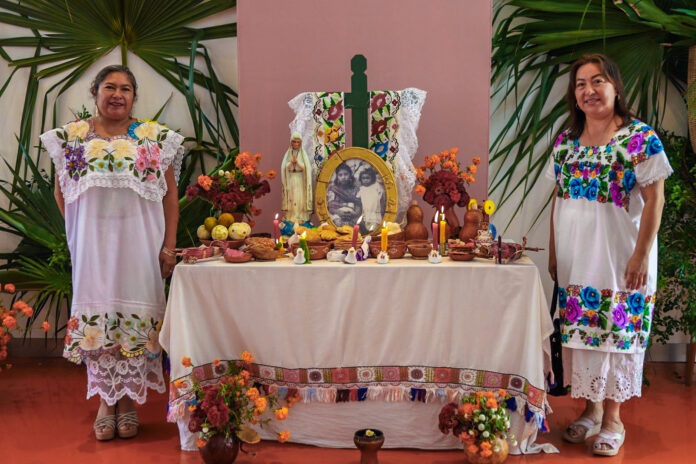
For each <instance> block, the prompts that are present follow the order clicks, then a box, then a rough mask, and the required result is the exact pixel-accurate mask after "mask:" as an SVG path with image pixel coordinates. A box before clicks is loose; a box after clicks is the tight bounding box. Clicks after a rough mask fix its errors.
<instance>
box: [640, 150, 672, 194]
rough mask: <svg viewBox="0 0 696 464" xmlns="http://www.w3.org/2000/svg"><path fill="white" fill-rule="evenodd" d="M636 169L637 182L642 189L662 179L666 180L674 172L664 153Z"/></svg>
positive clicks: (650, 158)
mask: <svg viewBox="0 0 696 464" xmlns="http://www.w3.org/2000/svg"><path fill="white" fill-rule="evenodd" d="M635 169H636V181H637V182H638V185H640V186H641V187H646V186H648V185H650V184H652V183H653V182H656V181H658V180H660V179H666V178H668V177H669V176H671V175H672V173H673V172H674V171H673V170H672V166H670V164H669V160H668V159H667V155H666V154H665V152H664V151H662V152H660V153H657V154H654V155H652V156H650V157H649V158H648V159H647V160H645V161H643V162H642V163H638V164H636V168H635Z"/></svg>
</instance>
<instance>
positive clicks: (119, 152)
mask: <svg viewBox="0 0 696 464" xmlns="http://www.w3.org/2000/svg"><path fill="white" fill-rule="evenodd" d="M111 148H112V149H113V152H112V154H113V155H114V158H117V159H122V158H132V157H134V156H135V149H134V148H133V143H132V142H131V141H130V140H125V139H116V140H113V141H112V142H111Z"/></svg>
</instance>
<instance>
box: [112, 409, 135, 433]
mask: <svg viewBox="0 0 696 464" xmlns="http://www.w3.org/2000/svg"><path fill="white" fill-rule="evenodd" d="M116 423H117V426H118V427H117V428H118V436H119V437H121V438H133V437H134V436H136V435H137V434H138V425H140V422H139V421H138V413H137V412H135V411H128V412H124V413H123V414H116ZM122 427H128V428H127V429H126V430H122Z"/></svg>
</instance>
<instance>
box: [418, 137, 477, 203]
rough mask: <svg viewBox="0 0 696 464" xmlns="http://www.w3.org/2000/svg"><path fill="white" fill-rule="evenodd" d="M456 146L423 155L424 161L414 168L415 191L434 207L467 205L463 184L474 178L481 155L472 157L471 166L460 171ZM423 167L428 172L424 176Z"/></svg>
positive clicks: (467, 196) (465, 185)
mask: <svg viewBox="0 0 696 464" xmlns="http://www.w3.org/2000/svg"><path fill="white" fill-rule="evenodd" d="M458 152H459V149H458V148H451V149H449V150H445V151H443V152H440V154H439V155H438V154H435V155H432V156H426V157H425V163H424V164H421V165H420V166H419V167H418V168H416V179H417V180H418V185H417V186H416V189H415V193H418V194H422V195H423V200H425V201H426V202H427V203H429V204H431V205H433V206H434V207H435V208H436V209H440V208H442V207H444V208H445V209H448V208H451V207H453V206H455V205H457V206H460V207H465V206H468V204H469V194H468V193H467V191H466V187H467V186H468V185H469V184H471V183H473V182H474V181H475V180H476V179H475V178H474V176H473V174H475V173H476V170H477V166H478V164H479V163H480V162H481V159H480V158H474V159H473V162H472V164H471V165H470V166H467V167H466V169H465V170H462V168H461V166H460V164H459V162H458V161H457V153H458ZM426 170H427V171H429V172H430V174H429V175H427V176H426Z"/></svg>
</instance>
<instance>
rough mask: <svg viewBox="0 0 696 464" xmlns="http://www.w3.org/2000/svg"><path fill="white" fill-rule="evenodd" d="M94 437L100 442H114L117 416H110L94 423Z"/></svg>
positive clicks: (100, 418)
mask: <svg viewBox="0 0 696 464" xmlns="http://www.w3.org/2000/svg"><path fill="white" fill-rule="evenodd" d="M94 435H95V436H96V437H97V440H99V441H109V440H113V439H114V437H115V436H116V416H115V415H114V414H110V415H108V416H104V417H99V418H98V419H97V420H96V421H94Z"/></svg>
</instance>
